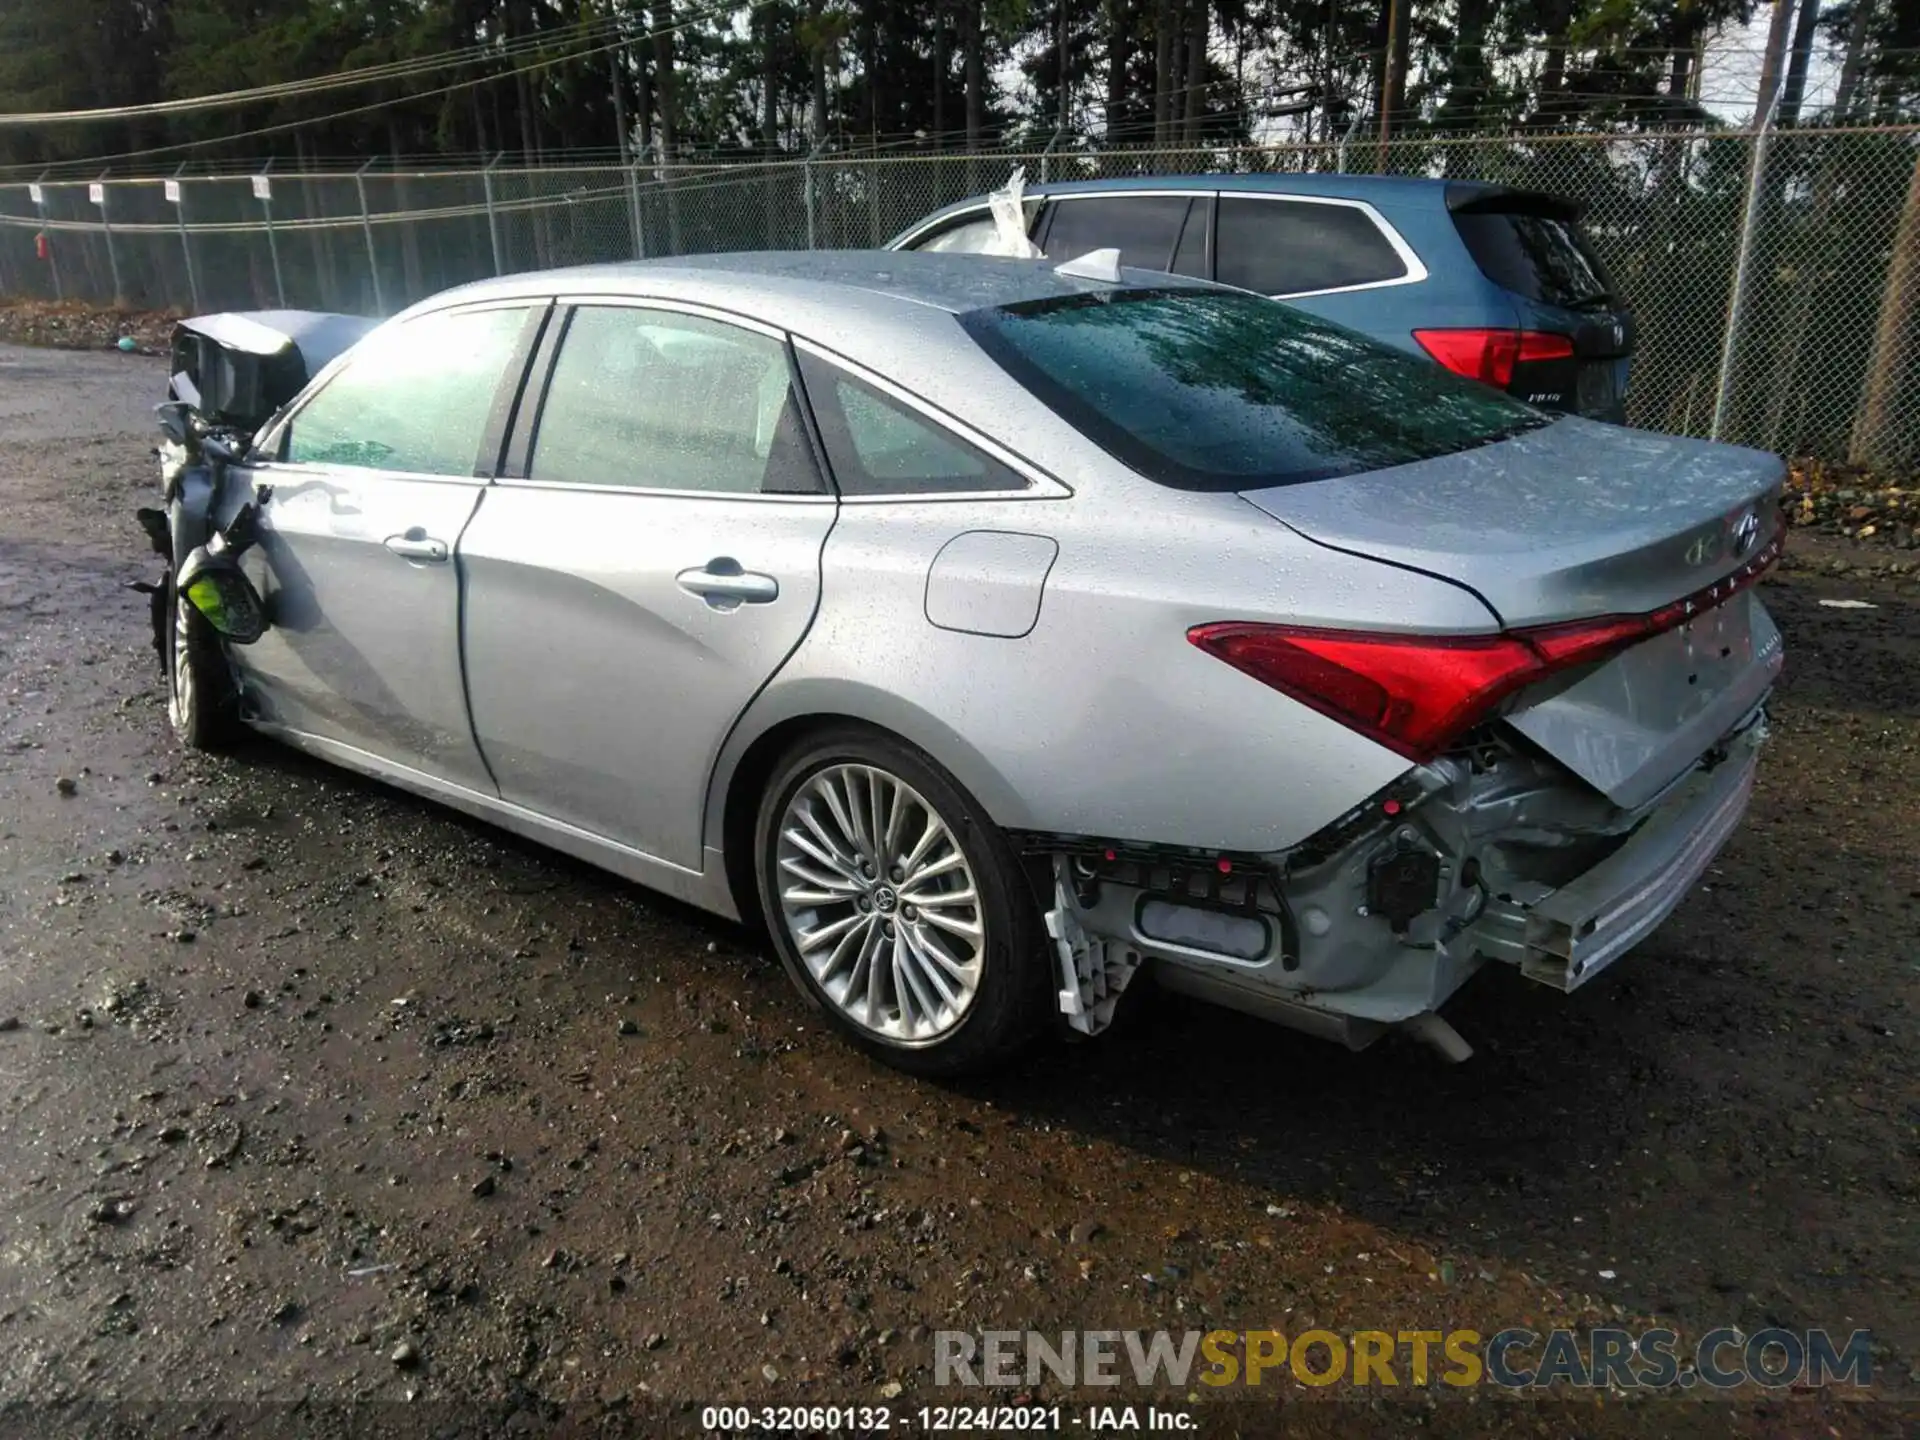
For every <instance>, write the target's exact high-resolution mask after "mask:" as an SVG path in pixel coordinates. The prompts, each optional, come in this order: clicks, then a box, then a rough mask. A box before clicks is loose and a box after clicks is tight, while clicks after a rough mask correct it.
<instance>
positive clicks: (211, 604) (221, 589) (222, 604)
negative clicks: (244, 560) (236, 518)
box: [174, 545, 267, 645]
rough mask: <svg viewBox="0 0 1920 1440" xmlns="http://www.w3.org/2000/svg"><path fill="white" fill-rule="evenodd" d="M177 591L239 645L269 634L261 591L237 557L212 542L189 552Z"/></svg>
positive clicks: (182, 566) (216, 627) (250, 642)
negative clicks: (242, 567)
mask: <svg viewBox="0 0 1920 1440" xmlns="http://www.w3.org/2000/svg"><path fill="white" fill-rule="evenodd" d="M174 584H175V586H176V589H177V593H178V594H179V596H180V597H181V599H183V600H184V601H185V602H186V603H187V604H189V605H191V606H193V608H194V609H196V610H198V611H199V612H200V613H201V614H202V615H203V616H205V617H206V621H207V623H208V624H209V625H211V626H213V628H214V629H215V630H217V631H219V632H220V634H221V635H223V636H224V637H225V638H227V639H228V640H231V641H232V642H233V643H234V644H236V645H251V644H252V643H253V642H254V641H256V640H258V639H259V638H260V637H261V636H262V635H264V634H266V633H267V608H266V606H265V605H263V604H262V603H261V601H260V592H259V591H257V590H255V589H254V588H253V582H252V581H251V580H249V579H248V578H247V577H246V573H245V572H244V571H242V570H241V568H240V566H239V564H238V562H237V561H235V560H234V558H233V556H232V555H231V554H229V553H226V552H225V551H224V550H220V551H216V550H215V549H213V548H212V546H210V545H201V546H198V547H196V548H195V549H194V551H193V553H192V554H190V555H188V556H187V558H186V562H185V563H184V564H183V565H181V567H180V573H179V575H178V576H177V577H175V581H174Z"/></svg>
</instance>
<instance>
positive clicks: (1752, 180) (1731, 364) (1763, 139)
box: [1707, 90, 1804, 440]
mask: <svg viewBox="0 0 1920 1440" xmlns="http://www.w3.org/2000/svg"><path fill="white" fill-rule="evenodd" d="M1779 104H1780V94H1779V92H1778V91H1777V90H1776V91H1775V92H1774V96H1773V103H1772V104H1770V105H1769V106H1768V107H1767V111H1766V114H1765V115H1763V116H1762V117H1761V119H1760V128H1759V130H1758V131H1757V132H1756V133H1755V135H1754V137H1753V168H1752V169H1751V170H1750V171H1749V172H1748V174H1747V198H1746V203H1745V204H1744V205H1743V206H1742V207H1741V211H1740V248H1739V249H1738V250H1736V251H1735V252H1734V261H1733V293H1732V294H1731V295H1729V296H1728V297H1727V331H1726V334H1725V335H1724V336H1722V337H1721V341H1720V385H1719V389H1718V390H1717V392H1716V393H1715V395H1714V399H1713V424H1712V426H1711V427H1710V428H1709V429H1708V431H1707V438H1708V439H1710V440H1718V439H1719V438H1720V437H1721V435H1722V433H1723V432H1724V431H1725V430H1726V427H1727V412H1728V411H1729V410H1731V409H1732V408H1733V378H1734V371H1735V369H1736V368H1737V367H1738V364H1739V359H1740V322H1741V321H1742V320H1743V319H1745V318H1746V311H1747V277H1748V274H1749V273H1750V272H1751V271H1752V269H1753V241H1754V236H1755V235H1756V234H1757V233H1758V232H1759V229H1760V209H1761V197H1762V196H1763V195H1765V193H1766V176H1767V142H1768V141H1769V140H1770V139H1771V138H1772V136H1773V115H1774V110H1775V109H1776V108H1777V107H1778V106H1779ZM1803 283H1804V282H1803Z"/></svg>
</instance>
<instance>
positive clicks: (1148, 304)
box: [961, 290, 1549, 490]
mask: <svg viewBox="0 0 1920 1440" xmlns="http://www.w3.org/2000/svg"><path fill="white" fill-rule="evenodd" d="M961 324H962V325H963V326H965V327H966V329H967V332H968V333H969V334H970V335H972V336H973V338H974V339H975V340H976V341H977V342H978V343H979V344H980V346H981V348H983V349H984V350H986V352H987V353H988V354H989V355H991V356H992V357H993V358H994V359H995V360H996V361H998V362H999V364H1000V365H1001V366H1002V367H1003V368H1004V369H1006V370H1007V372H1008V373H1009V374H1011V375H1012V376H1013V377H1014V378H1015V379H1016V380H1018V381H1019V382H1020V383H1021V384H1022V385H1024V386H1026V388H1027V389H1029V390H1030V391H1032V392H1033V393H1034V395H1036V396H1037V397H1038V398H1039V399H1040V400H1041V401H1042V402H1044V403H1045V404H1046V405H1047V406H1049V407H1050V408H1051V409H1053V410H1054V411H1055V412H1056V413H1057V414H1058V415H1060V416H1061V418H1063V419H1064V420H1066V421H1067V423H1068V424H1070V425H1072V426H1074V427H1075V428H1076V429H1078V430H1079V431H1080V432H1081V433H1082V434H1084V435H1086V436H1087V437H1088V438H1089V439H1090V440H1092V441H1093V442H1094V443H1095V444H1097V445H1099V446H1101V448H1103V449H1105V450H1106V451H1107V452H1108V453H1109V454H1111V455H1113V456H1114V457H1115V458H1116V459H1118V460H1120V461H1121V462H1122V463H1124V464H1126V465H1128V466H1130V467H1131V468H1132V469H1134V470H1137V471H1139V472H1140V473H1141V474H1143V475H1146V476H1148V477H1149V478H1151V479H1154V480H1158V481H1160V482H1161V483H1162V484H1166V485H1171V486H1175V487H1178V488H1181V489H1189V490H1251V489H1259V488H1262V487H1265V486H1269V485H1282V484H1289V483H1294V482H1299V481H1307V480H1323V479H1328V478H1330V477H1333V476H1339V475H1353V474H1358V473H1360V472H1362V471H1367V470H1380V469H1384V468H1386V467H1388V466H1392V465H1405V464H1409V463H1411V462H1413V461H1416V460H1426V459H1431V458H1432V457H1434V456H1436V455H1447V454H1451V453H1453V452H1455V451H1459V450H1466V449H1471V448H1473V447H1475V446H1479V445H1486V444H1490V443H1491V442H1493V441H1496V440H1503V439H1506V438H1507V437H1508V436H1511V435H1515V434H1518V433H1519V432H1520V431H1523V430H1529V429H1532V428H1534V427H1536V426H1539V425H1544V424H1546V423H1548V419H1549V417H1548V416H1546V415H1544V414H1542V413H1541V412H1540V411H1538V410H1535V409H1533V408H1532V407H1531V406H1528V405H1523V404H1521V403H1520V402H1519V401H1517V400H1514V399H1511V398H1509V397H1508V396H1506V395H1503V394H1501V393H1500V392H1499V391H1498V390H1495V389H1493V388H1491V387H1490V386H1486V385H1481V384H1478V383H1476V382H1474V381H1471V380H1467V379H1464V378H1463V377H1461V376H1458V375H1455V374H1453V373H1452V372H1451V371H1449V370H1446V369H1444V368H1443V367H1441V366H1439V365H1435V364H1432V363H1431V362H1429V361H1426V360H1422V359H1419V358H1416V357H1415V356H1412V355H1409V354H1406V353H1404V352H1402V351H1399V350H1395V349H1392V348H1391V347H1389V346H1386V345H1382V344H1380V343H1378V342H1377V341H1374V340H1370V339H1368V338H1367V337H1366V336H1364V335H1361V334H1359V333H1357V332H1355V331H1352V330H1348V329H1346V328H1344V327H1343V326H1338V325H1330V324H1328V323H1327V322H1325V321H1323V320H1318V319H1315V318H1314V317H1312V316H1310V315H1308V314H1306V313H1305V312H1303V311H1301V310H1297V309H1295V308H1293V307H1292V306H1290V305H1283V304H1280V303H1278V302H1277V301H1273V300H1268V299H1264V298H1262V297H1260V296H1257V295H1235V294H1228V293H1224V292H1220V291H1204V290H1188V291H1169V290H1135V291H1122V292H1120V293H1119V294H1114V295H1103V294H1094V295H1077V296H1072V297H1069V298H1065V299H1060V300H1047V301H1039V302H1034V303H1031V304H1025V305H1014V306H1008V307H1006V308H1003V309H994V310H975V311H973V312H971V313H969V314H967V315H964V316H962V317H961Z"/></svg>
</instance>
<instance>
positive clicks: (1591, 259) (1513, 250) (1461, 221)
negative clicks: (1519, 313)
mask: <svg viewBox="0 0 1920 1440" xmlns="http://www.w3.org/2000/svg"><path fill="white" fill-rule="evenodd" d="M1453 223H1454V227H1455V228H1456V229H1457V230H1459V232H1460V238H1461V239H1462V240H1463V241H1465V242H1466V246H1467V250H1468V252H1469V253H1470V254H1471V255H1472V256H1473V261H1474V264H1476V265H1478V266H1479V267H1480V273H1481V274H1483V275H1485V276H1486V277H1487V278H1488V279H1489V280H1491V281H1493V283H1494V284H1496V285H1499V286H1502V287H1504V288H1505V289H1508V290H1511V291H1513V293H1514V294H1516V295H1519V296H1522V297H1524V298H1525V299H1528V300H1538V301H1541V302H1543V303H1545V304H1548V305H1559V306H1562V307H1564V308H1566V309H1568V310H1590V309H1596V308H1600V307H1603V306H1606V305H1609V304H1611V303H1612V300H1613V284H1612V281H1611V280H1610V278H1609V277H1608V275H1607V271H1606V267H1605V266H1603V265H1602V264H1601V263H1600V257H1599V256H1598V255H1596V254H1594V252H1593V247H1592V245H1591V244H1589V243H1588V241H1587V237H1586V236H1585V234H1583V233H1582V232H1581V229H1580V225H1579V222H1578V221H1576V220H1573V219H1571V218H1568V217H1565V216H1559V215H1547V214H1537V213H1532V212H1528V211H1520V210H1459V211H1455V212H1454V216H1453Z"/></svg>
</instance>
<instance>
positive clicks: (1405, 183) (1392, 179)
mask: <svg viewBox="0 0 1920 1440" xmlns="http://www.w3.org/2000/svg"><path fill="white" fill-rule="evenodd" d="M1451 183H1455V182H1451V181H1447V180H1436V179H1431V178H1429V177H1427V176H1424V175H1346V174H1334V175H1330V174H1327V173H1325V172H1319V171H1316V172H1311V173H1305V174H1284V173H1282V174H1268V175H1205V174H1198V175H1123V176H1118V177H1116V178H1113V179H1110V180H1063V181H1060V182H1058V183H1054V184H1046V183H1041V184H1036V185H1029V186H1027V187H1026V189H1027V193H1028V194H1030V195H1074V194H1082V193H1085V192H1087V191H1107V190H1253V191H1262V190H1266V191H1276V192H1284V193H1286V194H1289V195H1336V196H1340V197H1343V198H1353V199H1366V198H1368V197H1370V196H1376V197H1377V196H1406V195H1436V196H1437V195H1440V194H1442V193H1443V192H1444V191H1445V190H1446V188H1447V186H1448V185H1449V184H1451ZM981 198H984V197H980V196H976V197H974V199H975V200H978V199H981Z"/></svg>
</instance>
